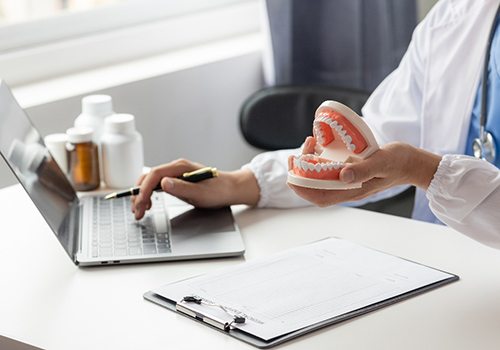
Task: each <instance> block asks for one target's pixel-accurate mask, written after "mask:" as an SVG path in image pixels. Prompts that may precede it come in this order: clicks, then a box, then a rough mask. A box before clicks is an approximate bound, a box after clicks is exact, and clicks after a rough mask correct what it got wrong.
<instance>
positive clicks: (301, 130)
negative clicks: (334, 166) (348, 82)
mask: <svg viewBox="0 0 500 350" xmlns="http://www.w3.org/2000/svg"><path fill="white" fill-rule="evenodd" d="M368 96H369V94H368V93H367V92H364V91H357V90H352V89H341V88H333V87H325V86H277V87H270V88H265V89H262V90H259V91H257V92H255V93H254V94H253V95H251V96H250V97H249V98H248V99H247V100H246V101H245V102H244V103H243V105H242V107H241V111H240V129H241V132H242V134H243V137H244V138H245V140H246V141H247V142H248V143H249V144H250V145H252V146H254V147H257V148H260V149H263V150H278V149H286V148H296V147H299V146H300V145H301V144H302V142H304V139H305V138H306V137H307V136H309V135H312V122H313V120H314V112H315V111H316V108H318V106H319V105H320V104H321V103H322V102H323V101H325V100H335V101H339V102H341V103H343V104H345V105H347V106H349V107H350V108H352V109H353V110H354V111H356V112H357V113H358V114H361V107H362V106H363V105H364V104H365V102H366V100H367V99H368Z"/></svg>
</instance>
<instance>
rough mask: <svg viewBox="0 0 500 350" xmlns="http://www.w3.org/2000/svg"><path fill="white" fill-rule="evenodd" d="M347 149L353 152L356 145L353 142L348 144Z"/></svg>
mask: <svg viewBox="0 0 500 350" xmlns="http://www.w3.org/2000/svg"><path fill="white" fill-rule="evenodd" d="M349 149H350V150H351V151H353V152H354V151H355V150H356V145H355V144H354V143H353V144H350V145H349Z"/></svg>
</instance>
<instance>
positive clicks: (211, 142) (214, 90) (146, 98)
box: [0, 51, 262, 187]
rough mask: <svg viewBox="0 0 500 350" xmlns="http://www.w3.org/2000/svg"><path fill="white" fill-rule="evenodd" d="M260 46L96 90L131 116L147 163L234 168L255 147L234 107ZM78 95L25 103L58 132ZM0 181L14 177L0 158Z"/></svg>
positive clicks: (254, 70) (245, 92) (257, 79)
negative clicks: (184, 161) (181, 162)
mask: <svg viewBox="0 0 500 350" xmlns="http://www.w3.org/2000/svg"><path fill="white" fill-rule="evenodd" d="M261 72H262V69H261V55H260V52H257V51H256V52H251V53H246V54H243V55H240V56H238V57H232V58H229V59H225V60H221V61H217V62H213V63H209V64H205V65H201V66H197V67H193V68H189V69H184V70H181V71H177V72H174V73H169V74H165V75H161V76H157V77H153V78H150V79H145V80H140V81H136V82H133V83H128V84H125V85H121V86H117V87H113V88H109V89H106V90H101V91H96V92H99V93H105V94H109V95H111V96H112V97H113V100H114V106H115V111H117V112H128V113H132V114H134V115H135V116H136V119H137V127H138V129H139V131H140V132H141V133H142V135H143V137H144V143H145V144H144V148H145V162H146V165H155V164H160V163H163V162H167V161H170V160H173V159H176V158H179V157H185V158H190V159H193V160H196V161H199V162H202V163H205V164H207V165H211V166H216V167H218V168H219V169H222V170H224V169H228V170H229V169H235V168H238V167H240V166H241V165H242V164H244V163H246V162H247V161H248V160H250V159H251V158H252V157H253V156H254V155H255V154H257V153H259V151H258V150H256V149H254V148H252V147H250V146H248V145H247V144H246V142H245V141H244V139H243V138H242V136H241V133H240V131H239V120H238V117H239V116H238V114H239V108H240V106H241V104H242V102H243V101H244V100H245V98H247V97H248V96H249V95H250V94H251V93H252V92H254V91H256V90H257V89H259V88H260V87H261V86H262V73H261ZM81 97H82V96H75V97H71V98H66V99H63V100H60V101H56V102H52V103H47V104H44V105H38V106H34V107H30V108H28V109H27V113H28V114H29V116H30V117H31V118H32V119H33V121H34V123H35V125H36V126H37V127H38V128H39V130H40V131H41V133H42V134H43V135H45V134H49V133H53V132H63V131H65V130H66V128H68V127H70V126H71V124H72V122H73V120H74V118H75V117H76V116H77V115H78V113H79V111H80V99H81ZM0 163H1V164H0V187H4V186H6V185H10V184H14V183H16V180H15V179H14V178H13V176H12V175H11V174H10V171H9V170H8V168H7V166H6V165H5V163H4V162H0Z"/></svg>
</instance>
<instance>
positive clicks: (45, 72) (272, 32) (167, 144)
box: [0, 0, 436, 188]
mask: <svg viewBox="0 0 500 350" xmlns="http://www.w3.org/2000/svg"><path fill="white" fill-rule="evenodd" d="M435 2H436V1H435V0H311V1H307V2H306V1H297V0H295V1H294V0H267V1H264V0H211V1H203V0H0V79H3V80H4V81H6V82H7V84H8V85H9V86H10V87H11V89H12V90H13V92H14V95H15V96H16V98H17V100H18V102H19V104H20V105H21V106H22V107H23V108H24V109H25V111H26V112H27V114H28V115H29V116H30V117H31V118H32V120H33V122H34V124H35V125H36V126H37V127H38V128H39V130H40V131H41V133H42V134H43V135H46V134H49V133H55V132H64V131H65V130H66V129H67V128H68V127H70V126H71V125H72V124H73V121H74V119H75V118H76V116H77V115H78V114H79V113H80V111H81V105H80V103H81V98H82V97H83V96H86V95H89V94H94V93H104V94H109V95H111V96H112V97H113V101H114V106H115V111H117V112H126V113H132V114H134V115H135V116H136V121H137V127H138V130H139V131H140V132H141V133H142V135H143V137H144V146H145V162H146V164H147V165H155V164H159V163H164V162H167V161H170V160H172V159H175V158H179V157H185V158H191V159H193V160H197V161H199V162H202V163H206V164H210V165H214V166H217V167H219V168H221V169H228V170H229V169H234V168H238V167H240V166H241V165H243V164H245V163H246V162H248V161H249V160H250V159H251V158H252V157H253V156H254V155H256V154H258V153H259V152H262V151H263V149H260V148H258V147H255V146H254V145H251V144H249V143H248V142H246V140H245V139H244V138H243V137H242V134H241V130H240V124H239V113H240V108H241V106H242V104H243V103H244V102H245V100H246V99H247V98H248V97H249V96H250V95H251V94H252V93H254V92H255V91H257V90H259V89H261V88H263V87H266V86H273V85H294V84H312V85H325V84H326V85H332V86H342V87H350V86H346V85H352V86H351V87H355V88H357V89H362V90H363V91H366V92H367V93H369V92H371V91H372V90H373V89H374V88H375V86H376V85H377V84H378V83H379V82H380V81H381V80H382V79H383V77H384V76H385V75H386V74H388V73H389V72H390V71H391V70H392V69H394V68H395V67H397V63H398V62H399V60H400V59H401V57H402V55H403V54H404V49H405V48H406V46H407V44H408V42H409V40H410V38H411V32H412V31H413V29H414V27H415V25H417V23H418V22H419V21H420V20H421V19H422V18H423V17H424V16H425V14H426V13H427V12H428V11H429V10H430V9H431V8H432V6H433V5H434V3H435ZM15 183H16V181H15V179H14V178H13V176H12V175H11V174H10V171H9V170H8V169H7V167H6V165H5V164H4V162H0V188H1V187H5V186H8V185H11V184H15Z"/></svg>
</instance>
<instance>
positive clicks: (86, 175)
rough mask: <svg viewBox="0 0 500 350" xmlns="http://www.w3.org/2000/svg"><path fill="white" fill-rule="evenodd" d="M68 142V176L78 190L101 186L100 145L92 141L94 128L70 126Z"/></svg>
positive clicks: (67, 132) (88, 189)
mask: <svg viewBox="0 0 500 350" xmlns="http://www.w3.org/2000/svg"><path fill="white" fill-rule="evenodd" d="M66 134H67V135H68V143H67V144H66V152H67V159H68V176H69V179H70V181H71V183H72V184H73V187H74V188H75V190H77V191H91V190H95V189H97V188H99V185H100V184H101V180H100V177H99V147H98V146H97V145H96V144H95V143H94V142H93V141H92V137H93V130H92V129H91V128H88V127H78V128H70V129H68V130H67V131H66Z"/></svg>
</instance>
